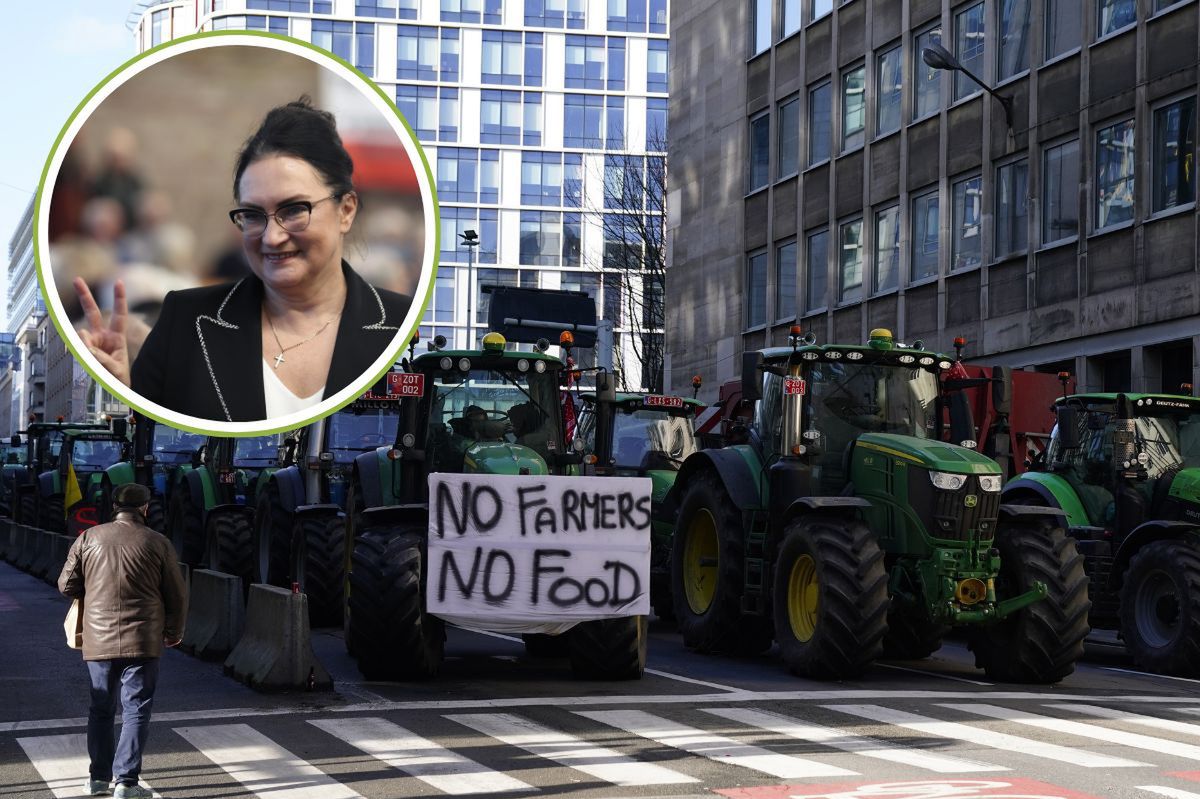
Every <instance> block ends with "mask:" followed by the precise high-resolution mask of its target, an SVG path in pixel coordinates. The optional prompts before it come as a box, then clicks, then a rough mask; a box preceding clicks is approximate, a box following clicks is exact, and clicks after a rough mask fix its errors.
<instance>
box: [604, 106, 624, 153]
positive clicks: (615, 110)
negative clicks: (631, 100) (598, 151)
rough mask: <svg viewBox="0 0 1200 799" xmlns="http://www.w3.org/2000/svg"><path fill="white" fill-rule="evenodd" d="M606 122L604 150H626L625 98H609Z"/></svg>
mask: <svg viewBox="0 0 1200 799" xmlns="http://www.w3.org/2000/svg"><path fill="white" fill-rule="evenodd" d="M607 106H608V108H607V109H606V111H605V120H604V149H606V150H624V149H625V98H624V97H612V96H609V98H608V102H607Z"/></svg>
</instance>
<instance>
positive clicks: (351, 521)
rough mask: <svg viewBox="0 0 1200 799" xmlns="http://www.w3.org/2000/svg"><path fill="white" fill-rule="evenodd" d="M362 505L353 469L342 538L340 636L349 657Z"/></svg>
mask: <svg viewBox="0 0 1200 799" xmlns="http://www.w3.org/2000/svg"><path fill="white" fill-rule="evenodd" d="M362 507H363V489H362V481H361V480H360V479H359V477H358V470H357V469H354V470H353V471H352V472H351V474H350V485H349V487H348V488H347V490H346V514H345V519H344V520H343V523H344V524H345V525H346V528H345V534H344V535H343V538H342V540H343V549H342V637H343V639H344V640H345V642H346V652H347V653H349V655H350V656H351V657H355V649H354V639H353V637H352V636H351V635H350V573H351V572H352V571H354V544H355V536H357V535H358V532H359V531H360V530H362V518H361V513H362Z"/></svg>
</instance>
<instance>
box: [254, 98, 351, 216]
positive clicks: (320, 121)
mask: <svg viewBox="0 0 1200 799" xmlns="http://www.w3.org/2000/svg"><path fill="white" fill-rule="evenodd" d="M270 155H290V156H293V157H295V158H299V159H300V160H302V161H305V162H307V163H308V164H309V165H310V166H311V167H312V168H313V169H315V170H317V174H319V175H320V176H321V178H322V179H323V180H324V181H325V183H326V185H328V186H329V188H330V190H331V191H332V192H333V193H335V194H338V195H339V196H340V195H344V194H347V193H349V192H351V191H354V182H353V180H352V178H353V175H354V161H353V160H352V159H351V158H350V153H348V152H346V148H345V147H343V146H342V138H341V136H338V132H337V123H336V121H335V120H334V118H333V114H331V113H329V112H328V111H322V110H321V109H319V108H314V107H313V105H312V100H311V99H310V98H309V97H308V95H303V96H302V97H301V98H300V99H299V100H296V101H294V102H291V103H288V104H287V105H281V106H278V107H277V108H272V109H271V110H270V111H268V112H267V116H266V119H264V120H263V121H262V124H261V125H259V126H258V130H256V131H255V132H254V135H253V136H251V137H250V138H249V139H247V140H246V143H245V144H244V145H242V151H241V152H240V153H239V154H238V159H237V166H236V167H235V169H234V172H233V196H234V197H237V196H239V192H238V184H239V183H241V181H242V173H243V172H245V171H246V167H248V166H250V165H251V164H252V163H254V162H255V161H258V160H259V159H261V158H266V157H267V156H270Z"/></svg>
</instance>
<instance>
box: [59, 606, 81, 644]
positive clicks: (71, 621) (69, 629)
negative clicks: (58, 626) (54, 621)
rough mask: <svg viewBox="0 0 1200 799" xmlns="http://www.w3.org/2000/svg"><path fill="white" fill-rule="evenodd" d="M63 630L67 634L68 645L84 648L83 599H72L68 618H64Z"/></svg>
mask: <svg viewBox="0 0 1200 799" xmlns="http://www.w3.org/2000/svg"><path fill="white" fill-rule="evenodd" d="M63 632H65V633H66V634H67V646H69V647H71V648H72V649H82V648H83V600H82V599H75V600H72V601H71V608H70V610H68V611H67V618H66V619H65V620H63Z"/></svg>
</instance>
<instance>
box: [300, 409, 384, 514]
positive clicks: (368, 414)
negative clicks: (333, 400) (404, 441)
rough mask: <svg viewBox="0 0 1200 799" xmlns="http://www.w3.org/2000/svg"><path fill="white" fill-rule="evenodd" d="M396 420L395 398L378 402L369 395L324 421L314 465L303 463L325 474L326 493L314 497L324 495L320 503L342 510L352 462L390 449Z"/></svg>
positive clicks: (344, 504)
mask: <svg viewBox="0 0 1200 799" xmlns="http://www.w3.org/2000/svg"><path fill="white" fill-rule="evenodd" d="M399 417H400V410H399V403H398V402H397V401H396V400H395V399H394V398H382V399H381V398H378V397H372V396H371V395H368V396H367V397H364V398H363V399H360V400H356V401H355V402H352V403H350V404H349V405H347V406H346V407H345V408H342V409H341V410H340V411H338V412H337V413H335V414H333V415H332V416H329V417H328V418H327V419H326V420H325V425H324V434H325V441H324V442H323V445H324V446H323V447H322V448H321V451H320V453H318V454H317V463H316V464H310V463H306V466H308V467H309V468H310V469H312V468H313V467H316V468H317V469H318V470H323V471H326V472H327V473H328V477H329V479H328V485H327V486H326V487H325V491H318V492H314V494H316V493H323V494H326V496H323V497H322V498H321V501H322V502H330V503H333V504H335V505H338V506H339V507H343V508H344V507H345V506H346V490H347V486H348V485H349V482H350V473H351V471H352V470H353V468H354V459H355V458H357V457H358V456H359V455H361V454H363V453H364V452H373V451H375V450H376V449H378V448H379V447H384V446H388V445H390V444H391V443H392V440H393V439H394V438H395V435H396V423H397V421H398V420H399ZM310 457H311V456H310ZM318 482H322V481H318Z"/></svg>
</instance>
